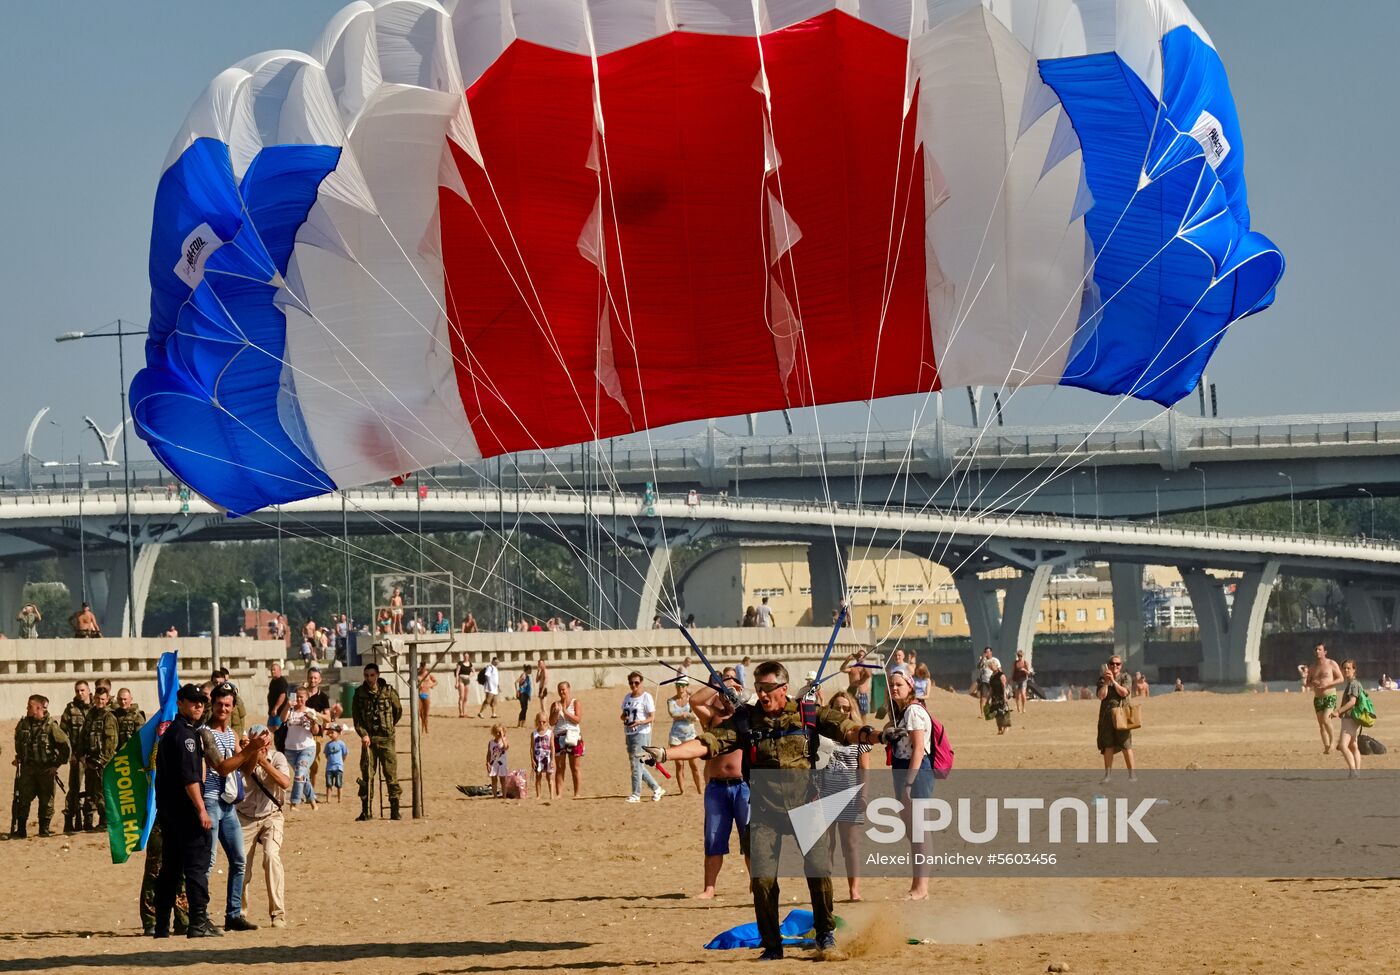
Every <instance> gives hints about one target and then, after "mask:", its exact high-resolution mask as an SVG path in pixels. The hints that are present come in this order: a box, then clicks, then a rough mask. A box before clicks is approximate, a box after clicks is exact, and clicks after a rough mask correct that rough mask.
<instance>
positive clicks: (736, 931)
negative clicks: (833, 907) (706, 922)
mask: <svg viewBox="0 0 1400 975" xmlns="http://www.w3.org/2000/svg"><path fill="white" fill-rule="evenodd" d="M815 926H816V920H815V919H814V918H813V917H812V912H811V911H800V910H799V911H789V912H788V916H787V917H785V918H783V923H782V924H780V925H778V931H779V933H781V934H782V936H783V944H785V945H797V946H805V947H811V945H812V944H813V942H814V940H815V936H816V930H815ZM836 926H837V927H838V928H839V927H841V919H840V918H837V919H836ZM760 944H761V942H760V941H759V940H758V925H757V924H741V925H739V926H738V927H737V928H730V929H729V930H728V931H724V932H721V933H720V934H717V935H715V936H714V938H713V939H711V941H710V943H709V944H707V945H706V946H705V947H706V948H709V949H711V950H717V949H722V948H757V947H759V946H760Z"/></svg>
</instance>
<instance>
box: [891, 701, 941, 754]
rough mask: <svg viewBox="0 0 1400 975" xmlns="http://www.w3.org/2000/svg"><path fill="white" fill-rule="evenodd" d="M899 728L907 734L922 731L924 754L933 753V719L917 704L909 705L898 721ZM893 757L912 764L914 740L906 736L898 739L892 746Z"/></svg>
mask: <svg viewBox="0 0 1400 975" xmlns="http://www.w3.org/2000/svg"><path fill="white" fill-rule="evenodd" d="M899 727H901V728H903V729H904V730H905V731H907V732H914V731H922V732H923V733H924V754H925V755H930V754H932V752H933V718H932V717H930V716H929V713H928V711H927V710H926V709H925V708H923V707H922V706H921V705H918V704H911V705H909V707H908V708H907V709H906V710H905V712H904V714H903V716H902V717H901V718H900V719H899ZM894 757H895V758H898V759H901V760H903V761H906V762H912V761H913V758H914V740H913V739H912V738H910V737H909V736H908V735H906V736H905V737H903V738H901V739H899V741H897V742H895V744H894Z"/></svg>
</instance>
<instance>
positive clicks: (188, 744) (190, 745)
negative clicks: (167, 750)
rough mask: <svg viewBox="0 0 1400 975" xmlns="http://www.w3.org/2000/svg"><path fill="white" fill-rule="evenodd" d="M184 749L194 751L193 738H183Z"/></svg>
mask: <svg viewBox="0 0 1400 975" xmlns="http://www.w3.org/2000/svg"><path fill="white" fill-rule="evenodd" d="M185 751H187V752H193V751H194V739H193V738H186V739H185Z"/></svg>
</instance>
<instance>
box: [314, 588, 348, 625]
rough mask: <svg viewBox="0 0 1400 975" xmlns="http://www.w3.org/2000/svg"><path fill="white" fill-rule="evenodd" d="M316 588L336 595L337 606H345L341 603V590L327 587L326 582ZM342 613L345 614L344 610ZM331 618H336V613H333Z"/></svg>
mask: <svg viewBox="0 0 1400 975" xmlns="http://www.w3.org/2000/svg"><path fill="white" fill-rule="evenodd" d="M316 588H317V589H325V590H328V591H330V592H333V593H335V604H336V605H337V606H342V605H343V604H342V603H341V601H340V590H339V589H338V588H336V587H335V586H328V585H326V584H325V583H324V582H322V583H320V584H318V585H317V586H316ZM341 612H344V610H343V609H342V610H341ZM331 616H332V617H334V616H335V613H331ZM346 618H347V619H348V618H349V617H348V616H347V617H346Z"/></svg>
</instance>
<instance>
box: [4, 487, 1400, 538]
mask: <svg viewBox="0 0 1400 975" xmlns="http://www.w3.org/2000/svg"><path fill="white" fill-rule="evenodd" d="M344 494H345V496H346V498H347V499H349V500H350V501H351V503H352V505H353V507H352V513H354V512H355V509H356V508H358V507H360V506H361V505H362V504H363V503H364V502H376V501H384V500H395V501H409V502H414V503H417V501H418V492H417V489H416V488H401V487H395V486H392V485H385V486H376V487H369V488H358V489H352V490H349V491H346V492H344ZM82 497H83V500H84V501H85V502H86V503H87V504H97V503H110V504H114V505H117V506H118V507H119V506H120V505H121V504H122V503H123V494H122V492H121V491H112V490H106V489H103V490H95V491H88V492H85V493H84V494H83V496H82ZM520 497H521V500H522V502H524V501H525V500H527V499H546V500H549V501H559V500H574V501H580V502H582V501H585V500H586V501H587V502H588V508H589V509H590V510H591V511H592V512H593V513H594V514H596V515H597V516H598V517H600V518H602V517H609V516H610V515H609V514H605V512H609V513H610V511H611V509H612V507H613V506H614V504H616V506H617V509H618V514H619V516H622V517H626V518H628V519H635V520H649V519H650V518H651V517H653V516H649V515H646V514H645V510H644V507H643V501H642V497H641V495H640V494H638V493H627V492H620V493H616V494H614V493H609V492H590V493H589V494H588V495H587V497H586V499H585V496H584V495H583V494H582V493H580V492H576V491H573V490H568V489H564V490H560V489H555V488H546V489H544V490H542V491H531V492H524V493H522V494H521V495H520ZM152 500H155V501H168V502H170V503H171V504H172V505H174V504H175V503H177V502H178V500H179V499H178V496H177V495H176V494H175V493H174V492H172V491H169V490H166V489H155V490H152V489H138V490H136V491H134V492H133V501H135V502H136V503H137V504H141V503H142V502H147V503H149V502H150V501H152ZM452 500H463V501H468V502H471V503H472V504H473V506H474V507H480V508H481V509H482V510H483V511H487V512H489V511H491V510H493V508H494V507H495V506H496V505H497V504H498V503H499V502H500V501H502V500H504V501H505V503H506V506H507V508H508V509H509V508H513V507H514V500H515V499H514V496H513V495H506V496H505V498H502V496H501V495H500V494H499V493H498V492H497V491H496V490H494V489H482V488H473V489H464V488H437V489H432V490H430V492H429V494H428V496H427V499H426V500H424V501H423V502H422V503H423V505H424V507H425V509H427V510H432V508H433V507H434V506H435V505H437V504H439V503H440V502H442V501H452ZM691 500H692V499H691V498H690V497H689V495H688V494H657V495H656V502H655V503H656V504H658V505H663V504H664V505H667V506H669V507H671V508H673V509H674V508H676V507H679V508H681V509H682V510H681V511H680V512H675V513H669V514H668V513H667V512H662V515H661V516H660V517H671V518H673V519H675V518H686V517H699V518H704V517H709V516H710V515H711V514H712V513H713V509H714V508H719V509H738V510H750V511H771V512H774V513H778V512H783V513H791V512H803V513H808V514H812V515H827V514H835V513H840V514H851V513H863V514H868V515H873V516H876V517H878V518H881V519H907V518H914V519H927V520H928V521H931V522H932V521H941V522H946V521H948V520H949V519H951V520H952V521H953V523H954V524H953V525H952V526H950V527H949V528H948V529H946V530H947V531H948V532H950V533H951V532H953V531H957V532H960V533H967V534H975V533H978V532H985V533H986V534H988V535H996V534H1009V535H1014V534H1016V532H1017V531H1018V530H1021V529H1025V528H1035V529H1040V530H1045V529H1049V530H1051V531H1055V532H1061V533H1063V534H1064V535H1065V536H1066V537H1073V535H1074V534H1076V533H1081V532H1084V531H1088V530H1094V531H1096V532H1101V533H1108V534H1112V535H1124V536H1127V535H1137V536H1143V535H1155V536H1157V537H1161V536H1168V537H1172V538H1180V539H1183V540H1200V539H1206V538H1209V539H1224V540H1230V539H1236V540H1250V541H1253V542H1258V543H1265V544H1296V543H1299V542H1308V543H1312V544H1324V545H1328V546H1330V547H1334V548H1337V547H1343V548H1347V549H1353V550H1358V551H1372V552H1394V551H1400V541H1391V540H1383V539H1374V538H1363V537H1354V536H1339V535H1324V534H1310V533H1292V534H1291V533H1287V532H1265V531H1257V530H1253V529H1236V528H1211V527H1207V526H1196V525H1175V524H1160V523H1154V522H1144V521H1132V520H1126V519H1092V518H1066V517H1062V516H1051V515H1039V514H1037V515H1024V514H1012V513H999V512H997V511H995V510H988V511H977V512H968V511H966V510H960V509H948V508H935V507H932V506H929V505H908V504H889V505H883V506H879V507H874V506H870V505H857V504H843V503H841V502H831V503H830V504H827V503H823V502H812V501H787V500H769V499H763V498H752V497H744V498H736V497H731V496H725V495H712V494H705V495H696V496H695V497H694V501H695V503H694V504H691V503H690V502H691ZM77 502H78V492H77V491H76V490H73V491H69V492H60V493H48V492H36V493H26V494H17V493H14V494H3V493H0V511H3V509H4V508H6V507H11V506H17V505H20V504H38V505H46V506H56V507H57V506H62V507H69V506H73V505H76V504H77ZM305 503H306V502H300V504H305ZM193 504H194V505H196V506H197V508H198V510H199V511H200V512H201V513H203V512H204V511H205V510H212V509H207V508H206V506H205V505H204V503H203V502H201V501H198V500H197V499H196V500H195V501H194V502H193ZM337 508H338V503H337ZM176 513H177V511H176V510H172V511H171V514H172V515H174V514H176ZM64 514H65V515H66V516H70V517H76V514H77V513H76V511H74V510H72V509H71V508H70V510H69V511H67V512H65V513H64Z"/></svg>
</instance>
